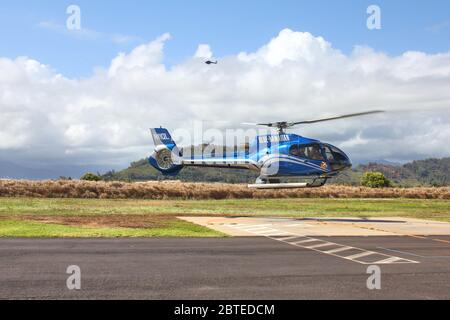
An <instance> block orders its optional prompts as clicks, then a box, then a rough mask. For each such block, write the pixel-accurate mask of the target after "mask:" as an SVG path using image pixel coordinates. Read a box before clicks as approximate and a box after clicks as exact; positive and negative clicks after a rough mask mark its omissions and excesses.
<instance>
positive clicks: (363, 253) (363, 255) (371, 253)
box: [345, 251, 378, 260]
mask: <svg viewBox="0 0 450 320" xmlns="http://www.w3.org/2000/svg"><path fill="white" fill-rule="evenodd" d="M373 254H378V253H376V252H372V251H365V252H361V253H358V254H354V255H352V256H348V257H345V258H346V259H350V260H355V259H359V258H363V257H367V256H371V255H373Z"/></svg>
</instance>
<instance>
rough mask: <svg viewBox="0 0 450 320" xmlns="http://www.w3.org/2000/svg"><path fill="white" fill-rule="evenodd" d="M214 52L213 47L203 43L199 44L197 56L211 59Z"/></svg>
mask: <svg viewBox="0 0 450 320" xmlns="http://www.w3.org/2000/svg"><path fill="white" fill-rule="evenodd" d="M212 56H213V53H212V51H211V47H210V46H209V45H208V44H201V45H199V46H198V48H197V51H196V52H195V57H196V58H205V59H211V58H212Z"/></svg>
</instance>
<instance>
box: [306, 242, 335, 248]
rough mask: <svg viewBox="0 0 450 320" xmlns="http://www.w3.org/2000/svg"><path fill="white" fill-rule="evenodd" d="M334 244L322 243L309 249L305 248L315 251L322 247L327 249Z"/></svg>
mask: <svg viewBox="0 0 450 320" xmlns="http://www.w3.org/2000/svg"><path fill="white" fill-rule="evenodd" d="M334 245H335V244H334V243H331V242H327V243H322V244H316V245H313V246H310V247H306V248H308V249H317V248H323V247H329V246H334Z"/></svg>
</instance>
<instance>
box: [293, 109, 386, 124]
mask: <svg viewBox="0 0 450 320" xmlns="http://www.w3.org/2000/svg"><path fill="white" fill-rule="evenodd" d="M384 112H385V111H382V110H376V111H367V112H361V113H353V114H346V115H343V116H337V117H332V118H325V119H317V120H309V121H299V122H290V123H289V125H290V126H296V125H299V124H312V123H318V122H325V121H333V120H339V119H345V118H353V117H361V116H366V115H369V114H376V113H384Z"/></svg>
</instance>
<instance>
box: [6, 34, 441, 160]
mask: <svg viewBox="0 0 450 320" xmlns="http://www.w3.org/2000/svg"><path fill="white" fill-rule="evenodd" d="M169 39H170V35H169V34H164V35H162V36H161V37H159V38H158V39H156V40H154V41H152V42H150V43H148V44H144V45H140V46H138V47H136V48H135V49H134V50H132V51H131V52H130V53H121V54H119V55H118V56H117V57H116V58H114V59H113V60H112V62H111V64H110V67H109V68H108V69H107V70H100V71H96V72H95V73H94V74H93V75H92V76H91V77H89V78H86V79H70V78H67V77H64V76H62V75H60V74H57V73H55V72H54V71H53V70H52V69H51V67H50V66H46V65H42V64H40V63H39V62H37V61H35V60H32V59H30V58H26V57H19V58H17V59H14V60H11V59H7V58H0V115H1V118H0V158H8V159H9V160H18V159H21V160H24V159H29V160H30V161H44V159H45V161H47V162H48V163H51V162H52V161H55V162H56V161H60V160H64V161H65V162H67V163H72V162H73V163H100V164H106V163H120V164H122V165H126V162H127V161H130V160H135V159H138V158H141V157H144V156H146V155H148V154H149V153H150V152H151V137H150V134H149V131H148V128H150V127H152V126H159V125H166V126H168V127H169V128H170V129H176V128H183V127H184V128H187V129H191V127H190V126H191V123H192V121H194V120H207V121H223V120H227V121H228V123H231V124H239V123H242V122H249V121H250V122H256V121H273V120H276V121H278V120H284V119H286V120H302V119H308V118H313V117H319V116H327V115H335V114H342V113H349V112H359V111H365V110H370V109H380V108H382V109H386V110H388V111H390V113H388V114H386V115H383V116H373V117H372V116H369V117H365V118H361V119H349V120H342V121H336V122H332V123H328V124H317V125H313V126H309V127H303V128H300V129H299V130H298V131H297V132H301V133H302V134H304V135H306V136H308V135H309V136H312V137H317V138H320V139H324V140H326V141H329V142H331V143H335V144H337V145H338V146H343V147H345V151H347V152H348V153H349V154H350V155H351V156H353V157H355V158H357V159H383V158H385V159H396V160H410V159H415V158H426V157H433V156H435V157H441V156H450V144H449V143H448V141H449V140H450V130H449V128H450V114H449V108H450V91H449V90H448V88H449V87H450V53H448V52H446V53H441V54H426V53H422V52H406V53H404V54H403V55H400V56H395V57H391V56H388V55H386V54H384V53H382V52H377V51H374V50H373V49H370V48H367V47H356V48H355V50H354V51H353V53H351V54H350V55H345V54H343V53H342V52H340V51H339V50H337V49H335V48H333V47H332V45H331V44H330V43H329V42H327V41H325V40H324V39H322V38H320V37H314V36H313V35H311V34H309V33H302V32H294V31H291V30H288V29H286V30H283V31H282V32H281V33H280V34H279V35H278V36H277V37H275V38H274V39H272V40H271V41H270V42H269V43H268V44H266V45H264V46H262V47H261V48H260V49H259V50H257V51H256V52H250V53H245V52H243V53H239V54H236V55H234V56H228V57H223V58H222V59H220V63H219V64H218V65H215V66H214V67H213V68H212V67H211V66H207V65H205V64H204V63H200V62H199V61H198V59H196V57H198V56H199V55H203V56H204V55H209V54H210V53H211V48H209V46H207V45H204V46H202V47H201V48H199V50H197V53H196V55H195V56H194V57H192V58H191V59H188V60H187V61H185V62H183V63H181V64H178V65H175V66H173V67H171V68H170V69H168V68H166V67H165V65H164V63H163V62H164V44H165V42H166V41H168V40H169ZM211 55H212V53H211ZM401 110H403V111H402V112H401ZM420 110H422V111H420ZM220 126H221V127H223V123H221V125H220Z"/></svg>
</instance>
